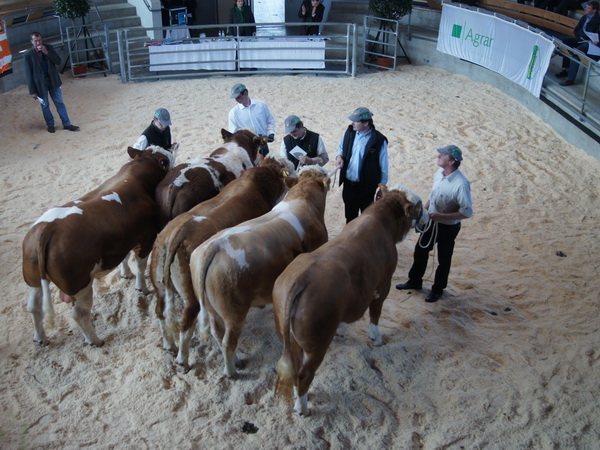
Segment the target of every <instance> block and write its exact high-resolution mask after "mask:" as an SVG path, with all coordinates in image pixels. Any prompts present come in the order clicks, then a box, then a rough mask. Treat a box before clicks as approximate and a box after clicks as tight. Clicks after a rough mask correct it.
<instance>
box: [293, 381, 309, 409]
mask: <svg viewBox="0 0 600 450" xmlns="http://www.w3.org/2000/svg"><path fill="white" fill-rule="evenodd" d="M294 411H296V412H297V413H298V414H300V415H301V416H304V417H306V416H308V415H309V412H308V393H305V394H304V395H298V386H294Z"/></svg>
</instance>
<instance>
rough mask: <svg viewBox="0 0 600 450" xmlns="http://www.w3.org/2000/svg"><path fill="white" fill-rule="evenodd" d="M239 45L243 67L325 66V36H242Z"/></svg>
mask: <svg viewBox="0 0 600 450" xmlns="http://www.w3.org/2000/svg"><path fill="white" fill-rule="evenodd" d="M239 48H240V51H239V60H240V68H257V69H324V68H325V40H323V39H316V38H315V39H311V38H285V39H275V38H269V39H242V40H240V42H239Z"/></svg>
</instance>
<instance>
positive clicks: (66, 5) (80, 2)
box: [54, 0, 90, 19]
mask: <svg viewBox="0 0 600 450" xmlns="http://www.w3.org/2000/svg"><path fill="white" fill-rule="evenodd" d="M54 10H55V11H56V14H57V15H59V16H60V17H62V18H63V19H75V18H77V17H83V16H85V15H86V14H87V13H88V11H89V10H90V5H89V4H88V2H87V1H86V0H54Z"/></svg>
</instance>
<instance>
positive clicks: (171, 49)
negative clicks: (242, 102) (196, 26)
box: [148, 39, 236, 72]
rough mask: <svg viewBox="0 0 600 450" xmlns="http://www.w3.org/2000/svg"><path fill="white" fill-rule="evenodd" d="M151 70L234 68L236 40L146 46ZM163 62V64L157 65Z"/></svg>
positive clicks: (207, 40)
mask: <svg viewBox="0 0 600 450" xmlns="http://www.w3.org/2000/svg"><path fill="white" fill-rule="evenodd" d="M148 51H149V53H150V67H149V70H150V71H151V72H159V71H163V70H235V56H236V41H235V40H234V39H231V40H229V41H228V40H214V41H213V40H211V39H206V40H201V41H200V43H198V44H175V45H159V46H150V47H148ZM159 64H164V65H159Z"/></svg>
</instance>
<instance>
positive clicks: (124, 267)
mask: <svg viewBox="0 0 600 450" xmlns="http://www.w3.org/2000/svg"><path fill="white" fill-rule="evenodd" d="M129 255H130V253H127V256H125V259H124V260H123V261H121V264H119V271H120V273H121V278H133V272H132V271H131V269H130V268H129V264H128V263H127V261H128V260H129Z"/></svg>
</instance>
